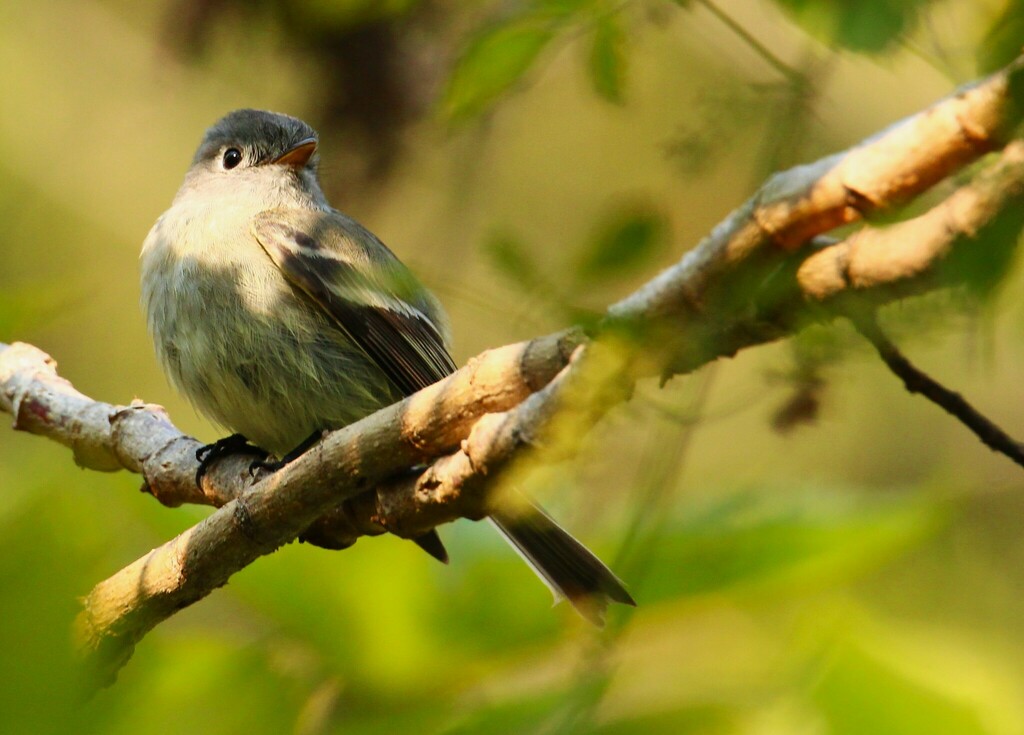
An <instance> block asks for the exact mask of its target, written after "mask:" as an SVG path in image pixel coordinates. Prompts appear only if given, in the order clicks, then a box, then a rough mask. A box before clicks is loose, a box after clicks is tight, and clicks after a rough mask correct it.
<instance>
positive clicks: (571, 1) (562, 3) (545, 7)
mask: <svg viewBox="0 0 1024 735" xmlns="http://www.w3.org/2000/svg"><path fill="white" fill-rule="evenodd" d="M599 2H601V0H534V3H533V5H534V8H535V9H536V10H537V11H542V12H547V13H550V14H551V15H555V16H574V15H580V14H582V13H583V11H585V10H589V9H590V8H592V7H594V6H595V5H596V4H598V3H599Z"/></svg>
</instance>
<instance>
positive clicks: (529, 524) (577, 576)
mask: <svg viewBox="0 0 1024 735" xmlns="http://www.w3.org/2000/svg"><path fill="white" fill-rule="evenodd" d="M490 519H491V522H492V523H493V524H494V525H495V527H497V529H498V530H499V531H500V532H501V534H502V535H503V536H504V537H505V540H507V541H508V542H509V543H510V544H511V545H512V547H513V548H514V549H515V550H516V552H518V554H519V556H521V557H522V558H523V559H524V560H525V561H526V563H527V564H529V565H530V568H531V569H533V571H534V572H535V573H536V574H537V576H538V577H540V578H541V580H542V581H543V582H544V584H546V585H547V586H548V588H549V589H550V590H551V592H552V593H553V594H554V596H555V602H556V603H557V602H559V601H560V600H562V599H563V598H564V599H567V600H569V603H570V604H571V605H572V606H573V607H574V608H575V609H576V611H577V612H578V613H579V614H580V615H582V616H583V617H584V618H586V619H587V620H589V621H590V622H591V623H593V624H594V625H598V626H602V625H604V612H605V609H606V608H607V607H608V604H609V603H611V602H621V603H623V604H625V605H633V606H635V605H636V602H634V601H633V598H632V597H630V595H629V593H628V592H627V591H626V587H625V585H623V583H622V581H621V580H620V579H619V578H618V577H616V576H615V574H614V573H613V572H612V570H610V569H609V568H608V567H606V566H605V565H604V563H603V562H602V561H601V560H600V559H598V558H597V557H596V556H594V554H592V553H591V552H590V550H589V549H588V548H587V547H586V546H584V545H583V544H581V543H580V542H579V541H577V540H576V539H574V538H573V537H572V536H571V535H570V534H569V532H568V531H566V530H565V529H563V528H562V527H561V526H559V525H558V524H557V523H555V522H554V521H553V520H552V519H551V517H550V516H548V514H547V513H545V512H544V511H543V510H542V509H541V508H540V507H539V506H537V505H535V504H534V503H531V502H529V501H524V502H523V503H522V504H518V503H517V504H515V507H514V508H513V507H510V508H498V509H496V510H494V511H493V512H492V513H491V515H490Z"/></svg>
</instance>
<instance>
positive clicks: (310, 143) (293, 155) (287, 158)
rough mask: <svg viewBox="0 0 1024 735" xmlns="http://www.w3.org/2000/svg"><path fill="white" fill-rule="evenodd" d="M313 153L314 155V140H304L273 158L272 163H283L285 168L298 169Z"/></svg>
mask: <svg viewBox="0 0 1024 735" xmlns="http://www.w3.org/2000/svg"><path fill="white" fill-rule="evenodd" d="M314 153H316V138H306V139H305V140H303V141H301V142H300V143H298V144H297V145H295V146H294V147H292V148H289V149H288V150H287V151H285V152H284V153H283V154H282V155H280V156H278V157H277V158H275V159H274V160H273V163H283V164H284V165H285V166H291V167H292V168H294V169H300V168H302V167H303V166H305V165H306V164H307V163H308V162H309V159H310V158H312V156H313V154H314Z"/></svg>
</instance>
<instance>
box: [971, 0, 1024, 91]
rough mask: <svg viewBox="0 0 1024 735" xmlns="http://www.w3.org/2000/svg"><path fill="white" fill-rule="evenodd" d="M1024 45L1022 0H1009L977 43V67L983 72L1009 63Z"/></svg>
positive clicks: (1023, 7)
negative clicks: (983, 37) (981, 39)
mask: <svg viewBox="0 0 1024 735" xmlns="http://www.w3.org/2000/svg"><path fill="white" fill-rule="evenodd" d="M1022 45H1024V0H1011V1H1010V2H1008V3H1007V4H1006V6H1005V7H1004V8H1003V12H1002V13H1000V14H999V15H998V16H997V17H996V19H995V20H994V21H993V23H992V26H991V27H990V28H989V29H988V32H987V33H986V34H985V40H984V41H982V42H981V43H980V44H979V45H978V68H979V71H981V72H984V73H986V74H987V73H989V72H993V71H995V70H996V69H998V68H1000V67H1002V66H1004V65H1006V64H1008V63H1010V62H1011V61H1013V59H1015V58H1017V56H1018V55H1019V54H1020V53H1021V46H1022Z"/></svg>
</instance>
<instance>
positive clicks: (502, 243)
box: [483, 232, 543, 289]
mask: <svg viewBox="0 0 1024 735" xmlns="http://www.w3.org/2000/svg"><path fill="white" fill-rule="evenodd" d="M483 251H484V254H485V255H486V256H487V258H488V260H490V261H491V264H492V265H493V266H494V267H495V268H496V269H497V271H498V272H499V273H501V275H503V276H505V277H506V278H508V279H509V280H510V281H512V282H513V283H515V284H517V285H519V286H522V287H523V288H526V289H534V288H536V287H537V285H538V284H539V283H541V282H542V281H543V279H542V278H541V276H540V272H539V271H538V269H537V265H536V263H534V262H533V259H532V258H531V257H530V255H529V254H528V253H527V251H526V246H525V245H524V244H523V241H522V240H520V239H519V238H517V237H516V236H515V235H512V234H510V233H508V232H494V233H492V234H491V235H490V236H489V237H488V238H487V239H486V240H484V243H483Z"/></svg>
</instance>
